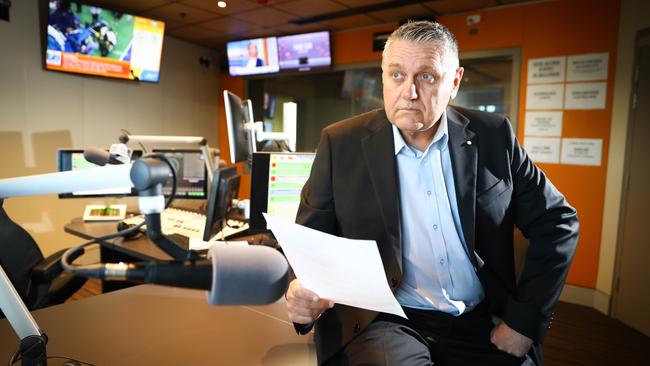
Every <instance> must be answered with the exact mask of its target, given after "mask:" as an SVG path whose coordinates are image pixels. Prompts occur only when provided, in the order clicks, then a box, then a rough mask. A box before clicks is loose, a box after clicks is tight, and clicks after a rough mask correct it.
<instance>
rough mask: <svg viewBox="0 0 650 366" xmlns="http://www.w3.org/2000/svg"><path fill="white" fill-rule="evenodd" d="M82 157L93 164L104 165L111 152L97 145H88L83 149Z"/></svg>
mask: <svg viewBox="0 0 650 366" xmlns="http://www.w3.org/2000/svg"><path fill="white" fill-rule="evenodd" d="M84 158H85V159H86V160H88V161H89V162H91V163H93V164H95V165H99V166H104V165H106V163H108V161H109V160H110V159H111V154H109V153H108V151H106V150H104V149H100V148H98V147H89V148H87V149H86V150H84Z"/></svg>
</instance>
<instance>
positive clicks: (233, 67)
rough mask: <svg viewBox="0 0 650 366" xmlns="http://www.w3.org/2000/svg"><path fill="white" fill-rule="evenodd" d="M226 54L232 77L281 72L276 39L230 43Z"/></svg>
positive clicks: (257, 39)
mask: <svg viewBox="0 0 650 366" xmlns="http://www.w3.org/2000/svg"><path fill="white" fill-rule="evenodd" d="M226 52H227V55H228V71H229V73H230V75H231V76H243V75H256V74H268V73H274V72H278V71H279V70H280V68H279V66H278V44H277V38H276V37H266V38H255V39H244V40H240V41H233V42H228V43H227V44H226Z"/></svg>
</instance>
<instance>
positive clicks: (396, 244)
mask: <svg viewBox="0 0 650 366" xmlns="http://www.w3.org/2000/svg"><path fill="white" fill-rule="evenodd" d="M391 126H392V125H391V124H390V122H389V121H388V119H387V118H386V114H385V112H384V111H383V110H380V111H378V113H376V114H375V116H374V117H373V118H372V119H371V120H369V121H368V124H367V127H368V129H369V134H368V135H367V136H365V137H364V138H362V139H361V143H362V147H363V152H364V158H365V160H366V165H367V167H368V173H369V174H370V181H371V183H372V185H373V187H374V189H375V194H376V199H377V202H379V206H380V207H381V215H382V217H383V219H384V225H385V226H386V230H387V232H388V234H389V235H391V236H392V237H393V238H394V239H395V240H392V241H391V245H392V247H393V248H392V250H393V253H395V255H396V257H397V258H396V259H397V262H398V265H399V267H400V270H401V268H402V248H401V241H402V235H401V234H402V233H401V231H402V230H401V223H400V218H399V190H398V186H397V184H398V182H397V180H398V179H397V167H396V164H397V163H396V161H395V148H394V144H393V129H392V127H391Z"/></svg>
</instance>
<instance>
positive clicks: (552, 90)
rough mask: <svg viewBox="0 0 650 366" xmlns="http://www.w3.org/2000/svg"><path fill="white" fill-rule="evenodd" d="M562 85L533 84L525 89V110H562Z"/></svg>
mask: <svg viewBox="0 0 650 366" xmlns="http://www.w3.org/2000/svg"><path fill="white" fill-rule="evenodd" d="M563 101H564V84H539V85H537V84H534V85H528V86H527V87H526V109H540V110H543V109H558V110H559V109H562V103H563Z"/></svg>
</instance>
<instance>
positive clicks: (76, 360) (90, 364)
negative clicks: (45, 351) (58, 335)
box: [47, 355, 95, 366]
mask: <svg viewBox="0 0 650 366" xmlns="http://www.w3.org/2000/svg"><path fill="white" fill-rule="evenodd" d="M47 359H48V360H49V359H64V360H66V361H65V362H64V363H63V364H66V363H67V362H69V361H70V362H72V364H73V365H76V366H79V365H87V366H95V364H92V363H90V362H86V361H82V360H80V359H77V358H72V357H67V356H58V355H57V356H47Z"/></svg>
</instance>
